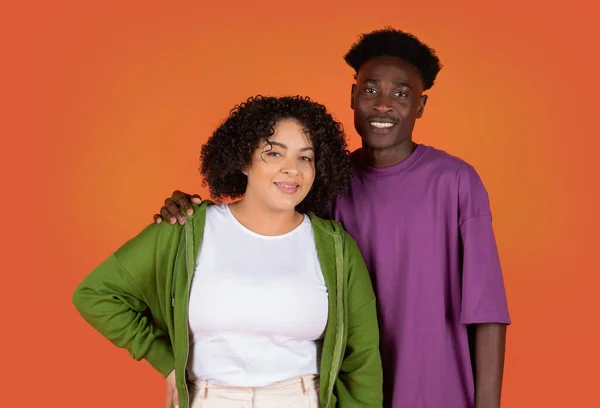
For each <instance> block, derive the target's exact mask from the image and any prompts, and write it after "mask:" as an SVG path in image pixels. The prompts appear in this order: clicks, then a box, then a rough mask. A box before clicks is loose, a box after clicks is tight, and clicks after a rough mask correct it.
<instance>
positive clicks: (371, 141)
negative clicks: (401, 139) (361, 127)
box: [361, 133, 396, 150]
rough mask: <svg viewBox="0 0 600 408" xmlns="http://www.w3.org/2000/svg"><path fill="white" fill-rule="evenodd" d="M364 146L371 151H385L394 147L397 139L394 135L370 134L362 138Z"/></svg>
mask: <svg viewBox="0 0 600 408" xmlns="http://www.w3.org/2000/svg"><path fill="white" fill-rule="evenodd" d="M361 139H362V142H363V146H364V147H368V148H370V149H377V150H384V149H389V148H390V147H393V146H394V141H395V140H396V137H395V136H394V135H380V134H372V133H368V134H366V135H365V136H364V137H361Z"/></svg>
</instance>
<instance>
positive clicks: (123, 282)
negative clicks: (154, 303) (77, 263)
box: [73, 225, 175, 377]
mask: <svg viewBox="0 0 600 408" xmlns="http://www.w3.org/2000/svg"><path fill="white" fill-rule="evenodd" d="M159 228H160V226H158V225H154V226H152V225H151V226H149V227H148V228H146V229H145V230H144V231H142V232H141V233H140V234H139V235H138V236H137V237H135V238H133V239H132V240H130V241H129V242H127V243H126V244H125V245H123V247H121V248H120V249H119V250H118V251H117V252H115V253H114V254H112V255H111V256H110V257H108V259H106V260H105V261H104V262H102V263H101V264H100V265H99V266H98V267H96V268H95V269H94V270H93V271H92V272H91V273H90V274H89V275H87V276H86V277H85V278H84V280H83V281H82V282H81V283H80V284H79V286H78V287H77V289H76V290H75V293H74V294H73V304H74V305H75V308H76V309H77V310H78V311H79V313H80V314H81V316H82V317H83V318H84V320H85V321H86V322H88V323H89V324H90V325H91V326H92V327H93V328H94V329H96V330H97V331H98V332H100V334H102V335H103V336H104V337H106V338H107V339H108V340H110V341H111V342H112V343H113V344H114V345H116V346H117V347H120V348H124V349H127V350H128V351H129V353H130V355H131V356H132V357H133V358H134V359H136V360H141V359H145V360H147V361H148V362H149V363H150V364H151V365H152V366H153V367H154V368H155V369H156V370H158V371H159V372H160V373H161V374H162V375H163V376H165V377H166V376H168V375H169V373H170V372H171V371H172V370H173V368H174V367H175V365H174V358H173V351H172V348H171V342H170V340H169V338H168V335H167V333H165V332H164V331H163V330H161V329H160V328H158V327H156V326H155V325H154V324H153V316H152V313H151V310H150V306H149V302H148V298H149V297H150V296H152V297H155V295H156V294H155V293H154V295H153V292H156V281H157V279H156V269H157V265H156V264H157V258H158V257H157V255H156V252H157V250H158V244H157V242H158V232H159ZM124 265H127V268H126V267H125V266H124ZM155 298H156V297H155Z"/></svg>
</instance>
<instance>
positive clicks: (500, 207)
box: [2, 0, 600, 408]
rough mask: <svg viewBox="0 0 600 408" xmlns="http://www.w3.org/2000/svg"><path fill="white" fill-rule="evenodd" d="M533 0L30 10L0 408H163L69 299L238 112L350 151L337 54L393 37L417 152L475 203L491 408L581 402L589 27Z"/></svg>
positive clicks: (590, 378)
mask: <svg viewBox="0 0 600 408" xmlns="http://www.w3.org/2000/svg"><path fill="white" fill-rule="evenodd" d="M519 3H520V4H519ZM551 3H554V2H541V1H535V2H533V1H516V0H509V1H504V2H495V3H493V5H492V3H490V2H475V1H473V2H464V1H462V2H461V1H458V2H457V1H454V2H450V1H441V0H439V1H423V2H410V3H407V2H400V1H380V2H375V1H372V2H366V1H365V2H363V3H359V2H354V1H323V0H321V1H313V0H310V1H302V2H300V1H298V2H284V1H277V2H276V1H268V2H257V3H250V2H246V1H217V2H204V1H194V2H192V1H185V2H183V1H174V2H165V1H160V2H157V1H151V2H150V1H139V0H129V1H123V0H121V1H115V0H110V1H103V2H96V1H93V2H92V1H89V2H88V1H61V0H57V1H52V2H51V1H47V2H41V1H40V2H38V4H37V5H35V7H33V8H32V9H31V10H30V12H29V13H30V14H28V18H33V22H34V24H33V31H31V32H30V33H28V34H27V35H26V36H25V37H26V38H25V37H23V38H21V39H17V42H18V41H23V44H25V42H28V43H29V42H33V45H34V47H35V48H34V50H35V55H34V58H35V64H34V66H33V76H32V80H33V82H32V83H33V84H34V85H35V100H34V102H33V104H32V105H31V106H32V108H33V109H34V110H35V111H34V114H35V116H34V118H33V119H32V118H31V117H30V118H29V120H27V121H26V123H27V124H28V126H32V127H33V129H32V130H33V138H31V139H29V140H30V143H29V147H28V150H27V151H28V154H29V156H30V157H29V161H28V164H27V174H28V176H29V183H28V185H27V188H28V190H29V194H28V196H27V197H28V198H27V200H28V202H27V205H28V206H29V207H28V208H29V211H28V214H29V215H28V221H29V222H30V223H31V224H30V229H29V230H28V231H30V232H31V233H30V234H29V238H30V241H29V243H28V247H27V248H28V250H29V252H28V255H27V257H28V262H29V265H28V271H27V274H25V275H26V281H25V282H27V286H24V284H20V286H15V289H16V290H12V289H11V290H6V287H5V290H4V291H3V293H7V295H6V296H5V299H4V300H5V301H6V300H7V301H9V302H11V303H12V304H13V306H14V307H18V305H22V304H23V303H25V304H26V305H27V306H28V308H29V309H28V310H27V312H28V317H27V320H21V321H20V322H17V323H16V324H17V325H16V326H14V328H15V330H17V329H16V328H19V329H18V330H19V331H18V333H25V334H26V336H25V337H24V338H22V337H21V336H19V335H14V336H12V335H11V338H12V339H13V340H14V339H16V340H17V342H19V343H20V344H19V346H18V349H17V351H14V352H12V351H9V350H6V349H5V350H4V351H5V356H4V358H3V359H4V361H3V371H4V373H5V375H6V374H8V372H9V369H10V368H11V367H12V368H14V369H15V370H16V371H15V372H14V374H13V376H14V375H16V373H18V375H17V378H13V380H15V379H16V385H15V386H14V389H12V390H10V391H9V392H8V394H9V395H8V397H7V398H8V402H7V401H6V400H5V402H4V403H3V404H2V405H4V404H5V403H6V406H17V405H19V406H23V405H25V406H31V407H41V406H51V407H86V408H94V407H98V408H99V407H103V408H104V407H115V408H116V407H162V406H163V405H164V403H163V399H164V391H165V390H164V381H163V379H162V378H161V377H160V375H159V374H157V373H156V372H154V371H153V370H152V369H151V367H150V366H149V365H148V364H147V363H145V362H142V363H136V362H135V361H133V360H132V359H131V358H130V357H129V356H128V354H127V353H126V352H125V351H123V350H119V349H117V348H115V347H113V346H112V345H111V344H110V343H109V342H108V341H107V340H105V339H104V338H103V337H101V336H100V335H99V334H98V333H96V332H95V331H93V329H91V328H90V327H89V326H88V325H87V324H86V323H84V322H83V320H82V319H81V318H80V317H79V315H78V314H77V313H76V311H75V309H74V308H73V307H72V305H71V294H72V292H73V290H74V289H75V287H76V285H77V284H78V282H79V281H80V280H81V279H82V278H83V277H84V276H85V274H87V273H88V272H89V271H91V270H92V269H93V268H94V267H95V266H96V265H97V264H98V263H100V262H101V261H102V260H103V259H104V258H106V257H107V256H108V255H109V254H110V252H111V251H113V250H114V249H116V248H117V247H118V246H120V245H121V244H122V243H123V242H125V241H126V240H127V239H129V238H130V237H132V236H134V235H135V234H137V233H138V232H139V231H140V230H141V229H142V228H143V227H144V226H145V225H146V224H148V223H149V222H151V221H152V215H153V214H154V213H155V212H156V211H157V210H158V209H159V208H160V206H161V205H162V202H163V200H164V198H165V197H167V196H169V195H170V194H171V192H172V191H173V190H174V189H181V190H184V191H188V192H197V193H200V194H202V195H203V196H205V197H206V196H207V192H206V190H205V189H203V188H201V185H200V184H201V180H200V176H199V174H198V172H197V168H198V156H199V151H200V147H201V145H202V144H203V143H204V142H205V141H206V139H207V137H208V136H209V135H210V134H211V132H212V131H213V130H214V128H215V127H216V126H217V125H218V124H219V122H220V121H221V120H222V119H223V118H225V117H226V115H227V113H228V111H229V109H231V108H232V107H233V106H234V105H235V104H236V103H239V102H241V101H242V100H244V99H246V98H247V97H248V96H251V95H255V94H258V93H262V94H272V95H284V94H302V95H308V96H310V97H312V98H313V99H315V100H317V101H319V102H321V103H324V104H325V105H326V106H327V107H328V108H329V109H330V110H331V111H332V112H333V113H334V115H335V116H336V117H337V118H338V119H339V120H340V121H342V122H343V123H344V124H345V128H346V131H347V134H348V137H349V140H350V145H351V147H352V148H355V147H357V146H358V145H359V138H358V137H357V135H356V134H355V132H354V129H353V122H352V112H351V110H350V108H349V94H350V85H351V83H352V80H353V78H352V77H353V72H352V70H351V69H350V68H349V67H347V66H346V65H345V63H344V61H343V59H342V56H343V54H344V53H345V51H346V50H347V49H348V48H349V47H350V45H351V44H352V43H353V42H354V41H355V40H356V38H357V35H358V34H359V33H362V32H367V31H371V30H373V29H377V28H380V27H383V26H384V25H393V26H395V27H397V28H401V29H403V30H406V31H410V32H413V33H414V34H416V35H417V36H418V37H419V38H421V39H422V40H423V41H425V42H427V43H428V44H430V45H431V46H432V47H434V48H435V49H436V51H437V52H438V55H439V56H440V58H441V60H442V63H443V64H444V68H443V69H442V71H441V73H440V75H439V77H438V80H437V84H436V85H435V86H434V87H433V88H432V89H431V90H430V91H429V102H428V105H427V109H426V111H425V115H424V117H423V118H422V119H421V120H419V121H418V123H417V127H416V129H415V139H416V140H417V141H418V142H421V143H425V144H431V145H435V146H436V147H439V148H442V149H445V150H447V151H449V152H450V153H452V154H454V155H458V156H460V157H462V158H463V159H465V160H467V161H468V162H470V163H471V164H473V165H474V166H475V167H476V169H477V170H478V171H479V173H480V175H481V177H482V178H483V180H484V182H485V184H486V187H487V189H488V191H489V193H490V197H491V205H492V211H493V214H494V225H495V231H496V234H497V240H498V245H499V249H500V254H501V258H502V263H503V267H504V273H505V281H506V287H507V290H508V297H509V305H510V309H511V313H512V317H513V322H514V324H513V326H512V327H510V329H509V335H508V348H507V359H506V371H505V382H504V395H503V406H504V407H509V408H521V407H536V408H537V407H540V408H541V407H544V408H549V407H591V406H600V393H599V392H598V387H599V382H600V378H599V375H598V367H599V365H600V358H599V357H600V353H599V349H600V335H599V328H598V324H599V323H600V321H599V320H600V319H599V306H598V305H599V303H598V297H599V295H598V292H599V289H600V278H599V276H600V267H599V266H598V261H597V254H598V249H597V247H598V244H599V243H600V239H599V238H598V232H599V231H600V222H599V217H598V211H599V208H600V199H599V198H600V195H599V191H598V190H599V188H598V185H600V182H599V181H598V175H599V170H600V168H599V164H598V159H597V155H598V150H599V149H600V142H599V141H598V136H599V135H600V133H599V132H598V127H597V126H596V123H597V118H596V117H595V115H593V113H592V109H594V110H595V107H596V106H597V95H598V91H599V90H600V89H599V88H600V86H599V85H600V83H599V76H598V64H597V62H598V61H597V56H596V54H597V51H593V50H594V49H596V50H597V49H598V44H597V43H598V41H597V40H598V33H597V30H596V28H595V26H596V25H597V24H596V23H597V22H596V19H597V16H598V10H597V9H596V10H594V8H595V7H596V6H593V2H589V4H588V5H586V4H584V3H583V2H582V1H579V0H573V1H570V2H560V3H567V4H568V6H566V5H563V6H557V5H553V4H551ZM556 3H559V2H556ZM30 21H31V20H30ZM16 75H17V79H18V78H19V73H16ZM20 75H23V76H25V75H27V74H26V73H25V72H22V73H20ZM21 79H23V77H21ZM9 171H14V169H13V170H9ZM21 204H22V203H21V202H20V201H19V202H15V203H14V209H16V208H18V207H19V206H20V205H21ZM21 268H22V267H21ZM11 273H12V272H11ZM19 275H22V273H21V272H20V271H17V272H16V273H15V279H17V280H19V279H23V277H19ZM11 310H12V309H11ZM24 329H27V331H24ZM21 347H22V348H23V350H20V348H21ZM13 398H14V400H12V399H13ZM29 403H32V405H28V404H29Z"/></svg>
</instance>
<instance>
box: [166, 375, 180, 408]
mask: <svg viewBox="0 0 600 408" xmlns="http://www.w3.org/2000/svg"><path fill="white" fill-rule="evenodd" d="M166 381H167V400H166V402H165V407H166V408H171V406H174V407H175V408H179V394H178V393H177V386H176V385H175V370H173V371H171V374H169V375H168V376H167V378H166Z"/></svg>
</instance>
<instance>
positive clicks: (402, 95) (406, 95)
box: [396, 91, 408, 98]
mask: <svg viewBox="0 0 600 408" xmlns="http://www.w3.org/2000/svg"><path fill="white" fill-rule="evenodd" d="M396 95H397V96H399V97H401V98H406V97H408V94H407V93H406V92H402V91H398V92H396Z"/></svg>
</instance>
